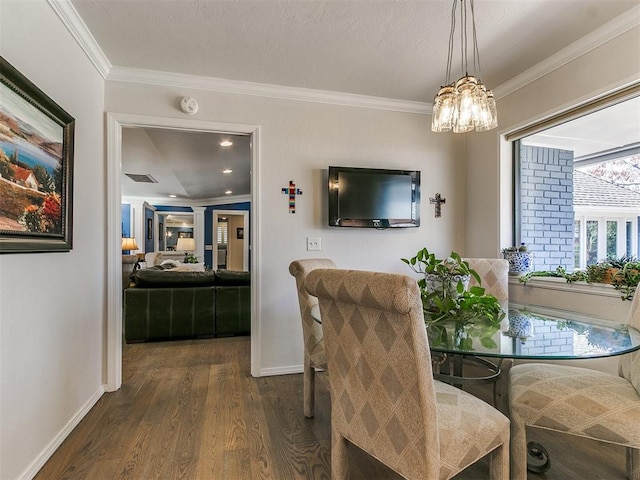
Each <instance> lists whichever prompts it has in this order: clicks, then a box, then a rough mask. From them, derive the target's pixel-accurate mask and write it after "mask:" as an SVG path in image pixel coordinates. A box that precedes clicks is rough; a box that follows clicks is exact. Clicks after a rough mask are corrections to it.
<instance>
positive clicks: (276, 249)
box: [105, 81, 464, 374]
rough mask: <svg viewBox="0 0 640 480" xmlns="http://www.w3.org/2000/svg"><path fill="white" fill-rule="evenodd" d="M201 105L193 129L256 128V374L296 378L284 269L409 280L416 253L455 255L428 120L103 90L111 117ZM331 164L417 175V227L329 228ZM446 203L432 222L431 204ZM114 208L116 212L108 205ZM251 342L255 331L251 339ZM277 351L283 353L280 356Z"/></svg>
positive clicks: (451, 191)
mask: <svg viewBox="0 0 640 480" xmlns="http://www.w3.org/2000/svg"><path fill="white" fill-rule="evenodd" d="M186 95H188V96H193V97H195V98H196V99H197V100H198V102H199V105H200V109H199V111H198V114H197V115H195V116H194V117H193V118H194V119H195V120H207V121H213V122H227V123H242V124H250V125H259V127H260V142H259V145H260V157H259V168H258V172H254V174H257V175H259V177H258V178H259V197H258V198H257V199H256V203H257V207H258V211H259V215H260V216H261V218H260V222H259V225H260V227H259V228H260V230H259V232H257V234H258V238H259V243H258V245H254V246H253V252H254V254H256V255H257V258H258V264H257V265H256V264H255V263H254V268H253V272H254V276H255V275H257V288H258V294H259V304H258V308H257V315H258V319H259V322H260V325H261V329H260V335H259V338H257V339H256V338H254V341H255V340H257V341H258V342H259V345H260V348H259V350H260V352H261V353H260V356H261V358H260V359H259V362H260V371H261V374H277V373H285V372H291V371H301V365H302V333H301V327H300V319H299V310H298V305H297V299H296V289H295V282H294V279H293V277H291V276H290V275H289V271H288V266H289V263H290V262H291V261H292V260H294V259H298V258H305V257H329V258H332V259H334V260H335V262H336V263H337V264H338V266H340V267H344V268H358V269H369V270H379V271H389V272H403V273H407V274H409V273H411V272H410V271H409V269H408V267H406V266H405V265H404V264H403V263H402V262H400V258H401V257H407V256H412V255H413V254H414V253H415V251H417V250H418V249H419V248H422V247H423V246H428V247H429V249H430V250H433V251H435V252H436V253H438V254H440V255H443V254H447V253H449V251H450V250H451V249H457V250H458V249H460V248H461V246H462V235H460V232H461V231H462V222H461V221H460V219H461V211H462V202H463V199H464V193H463V192H461V191H460V189H459V188H458V186H457V182H456V175H458V174H460V153H461V152H460V151H459V149H458V148H457V147H456V145H457V144H458V143H457V138H455V137H453V136H452V135H449V136H448V135H434V134H432V133H431V132H430V125H429V122H430V117H429V116H427V115H418V114H407V113H397V112H389V111H380V110H374V109H367V108H354V107H345V106H335V105H325V104H319V103H310V102H301V101H293V100H282V99H270V98H260V97H254V96H248V95H235V94H222V93H213V92H204V91H197V90H187V89H177V88H171V87H153V86H143V85H139V84H131V83H122V82H112V81H110V82H107V87H106V97H105V108H106V110H107V111H109V112H118V113H132V114H133V113H136V114H140V115H150V116H159V117H175V118H181V119H184V118H191V117H186V116H185V115H184V114H182V113H181V112H180V111H179V100H180V99H181V98H182V97H183V96H186ZM329 165H351V166H362V167H364V166H367V167H386V168H406V169H416V170H421V171H422V209H421V216H422V226H421V227H420V228H414V229H398V230H387V231H377V230H372V229H348V228H330V227H328V226H327V211H326V202H327V200H326V190H327V186H326V169H327V168H328V166H329ZM289 180H293V181H294V182H295V184H296V186H297V187H298V188H300V189H301V190H302V191H303V195H301V196H299V197H297V199H296V213H295V214H289V213H288V197H287V196H286V195H283V194H282V193H281V189H282V188H283V187H286V186H287V185H288V183H289ZM436 192H440V193H441V194H442V196H443V197H445V198H446V199H447V203H446V205H444V206H443V208H442V212H443V214H442V217H441V218H439V219H436V218H434V214H433V213H434V210H433V206H431V205H429V197H430V196H434V194H435V193H436ZM111 208H118V205H115V206H111ZM307 236H320V237H322V251H321V252H307V251H306V237H307ZM254 333H255V332H254ZM283 347H284V348H283Z"/></svg>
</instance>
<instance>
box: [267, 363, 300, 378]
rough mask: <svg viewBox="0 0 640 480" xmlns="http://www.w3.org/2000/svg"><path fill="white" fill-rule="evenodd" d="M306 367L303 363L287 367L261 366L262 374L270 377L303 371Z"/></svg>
mask: <svg viewBox="0 0 640 480" xmlns="http://www.w3.org/2000/svg"><path fill="white" fill-rule="evenodd" d="M303 371H304V367H303V366H302V365H289V366H286V367H274V368H261V369H260V376H261V377H269V376H273V375H290V374H292V373H302V372H303Z"/></svg>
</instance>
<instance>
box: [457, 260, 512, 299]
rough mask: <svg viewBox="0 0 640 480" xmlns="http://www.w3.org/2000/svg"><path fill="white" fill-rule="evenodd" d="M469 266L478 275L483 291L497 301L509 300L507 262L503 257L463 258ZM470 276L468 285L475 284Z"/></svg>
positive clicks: (474, 280)
mask: <svg viewBox="0 0 640 480" xmlns="http://www.w3.org/2000/svg"><path fill="white" fill-rule="evenodd" d="M465 260H466V261H467V262H469V267H470V268H471V269H473V270H475V271H476V272H478V275H479V276H480V280H481V281H482V284H481V286H482V288H484V291H485V293H488V294H490V295H493V296H494V297H496V298H497V299H498V301H499V302H501V303H504V302H507V301H508V300H509V262H507V261H506V260H505V259H504V258H465ZM477 284H478V282H477V281H476V279H475V278H473V277H471V280H470V282H469V286H473V285H477Z"/></svg>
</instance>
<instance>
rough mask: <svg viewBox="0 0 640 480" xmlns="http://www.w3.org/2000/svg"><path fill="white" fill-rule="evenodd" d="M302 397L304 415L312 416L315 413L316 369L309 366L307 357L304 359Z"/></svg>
mask: <svg viewBox="0 0 640 480" xmlns="http://www.w3.org/2000/svg"><path fill="white" fill-rule="evenodd" d="M302 397H303V408H304V416H305V417H307V418H312V417H313V415H314V413H315V398H316V370H315V369H314V368H313V367H312V366H311V364H310V362H309V359H308V358H305V360H304V373H303V383H302Z"/></svg>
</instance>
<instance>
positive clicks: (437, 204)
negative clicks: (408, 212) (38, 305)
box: [429, 193, 447, 218]
mask: <svg viewBox="0 0 640 480" xmlns="http://www.w3.org/2000/svg"><path fill="white" fill-rule="evenodd" d="M429 203H433V204H435V208H436V218H438V217H440V216H441V208H442V204H443V203H447V199H446V198H442V197H441V196H440V194H439V193H436V197H435V198H430V199H429Z"/></svg>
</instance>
